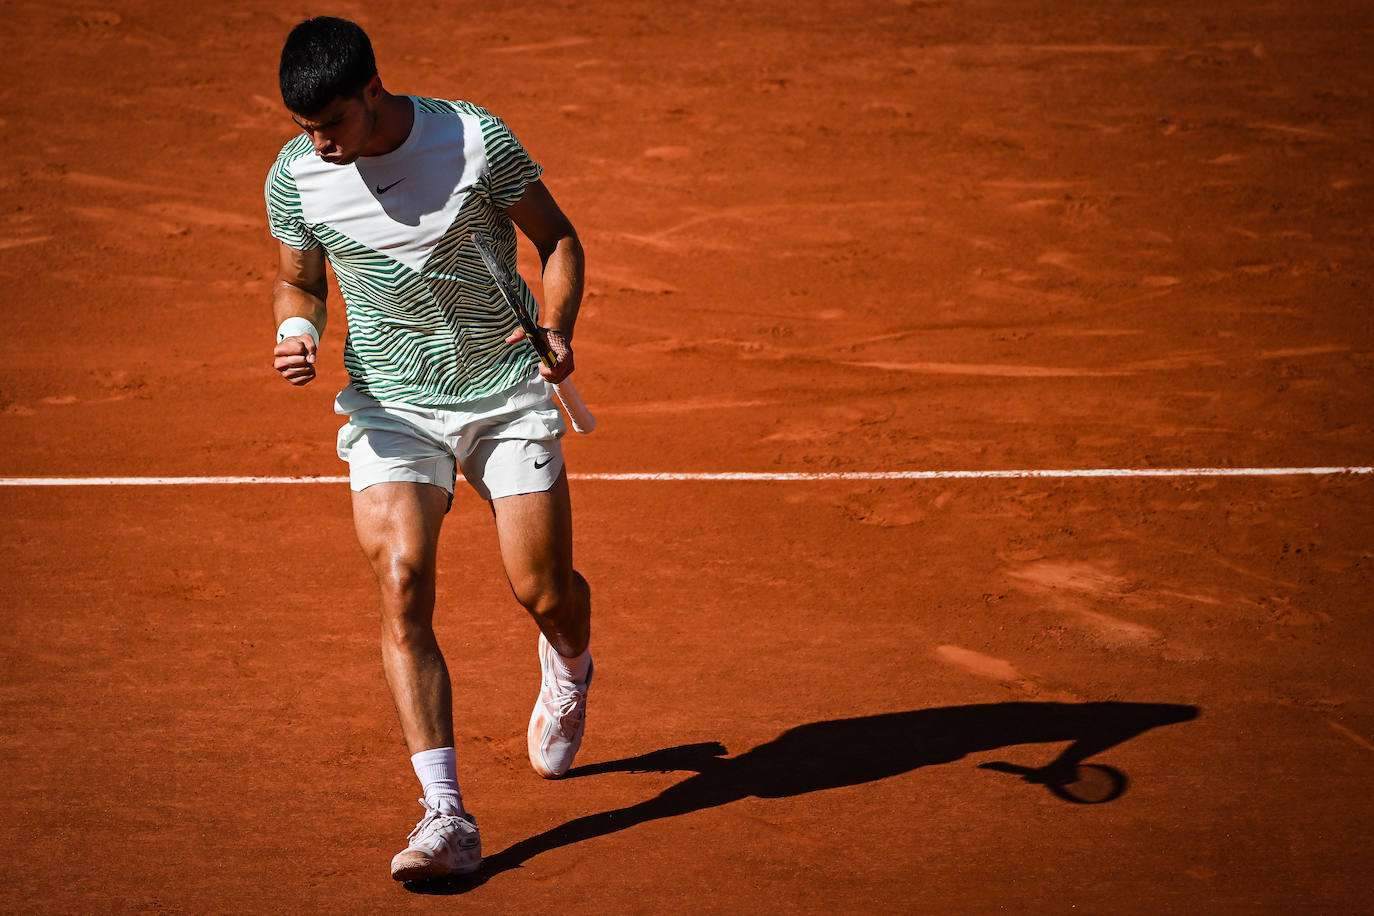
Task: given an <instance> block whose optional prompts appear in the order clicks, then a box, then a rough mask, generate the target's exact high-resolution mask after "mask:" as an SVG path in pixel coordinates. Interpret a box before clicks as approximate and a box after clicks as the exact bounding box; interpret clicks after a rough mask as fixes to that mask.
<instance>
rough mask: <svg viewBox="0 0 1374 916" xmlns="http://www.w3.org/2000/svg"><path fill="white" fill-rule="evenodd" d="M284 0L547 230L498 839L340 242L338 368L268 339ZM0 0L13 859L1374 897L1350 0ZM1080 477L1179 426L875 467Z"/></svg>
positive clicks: (206, 893) (764, 905)
mask: <svg viewBox="0 0 1374 916" xmlns="http://www.w3.org/2000/svg"><path fill="white" fill-rule="evenodd" d="M320 13H331V14H335V15H342V16H347V17H350V18H353V19H356V20H357V21H359V22H360V23H361V24H362V25H363V26H364V27H365V28H367V29H368V30H369V32H370V33H371V35H372V37H373V41H374V44H375V46H376V49H377V55H378V60H379V63H380V66H381V72H382V77H383V79H384V81H385V83H386V86H387V87H388V88H389V89H391V90H393V91H397V92H410V93H418V94H424V95H432V96H439V97H450V98H465V99H471V100H474V101H477V102H479V103H481V104H483V105H485V106H487V107H489V108H490V109H492V110H493V111H495V112H496V113H497V114H499V115H501V116H502V117H504V118H505V119H506V120H507V121H508V122H509V123H510V124H511V126H512V127H513V129H514V130H515V132H516V134H517V135H518V136H519V137H520V138H521V140H522V141H523V142H524V143H525V145H526V146H527V147H528V148H529V149H530V151H531V152H532V154H533V156H534V158H535V159H536V160H537V161H539V162H540V163H541V164H542V165H543V166H544V167H545V169H546V174H545V180H546V182H547V184H548V186H549V187H550V188H551V189H552V191H553V192H554V194H555V196H556V197H557V198H558V200H559V202H560V203H561V204H562V206H563V207H564V209H565V210H566V211H567V213H568V214H569V215H570V217H571V218H572V220H573V222H574V223H575V225H576V226H577V227H578V230H579V232H580V234H581V237H582V239H583V242H584V244H585V246H586V248H587V251H588V265H589V267H588V270H589V273H588V293H587V298H586V301H585V304H584V307H583V312H582V317H581V320H580V322H579V325H578V335H577V340H576V346H577V364H578V367H579V368H578V370H577V373H576V379H577V382H578V385H579V387H580V388H581V390H582V393H583V394H584V396H585V397H586V399H587V401H588V402H589V404H590V405H591V406H592V408H593V409H594V410H595V411H596V413H597V415H598V418H599V419H600V422H601V428H600V429H599V430H598V431H597V432H596V433H595V434H594V435H592V436H589V437H570V438H569V439H567V440H566V443H565V444H566V451H567V455H568V462H569V468H570V470H571V471H572V472H573V474H574V481H573V501H574V508H575V513H576V523H577V536H576V551H577V560H578V566H579V567H580V569H581V570H582V571H583V572H584V573H585V574H586V576H587V578H588V579H589V580H590V582H591V584H592V589H593V602H594V618H593V626H594V647H595V651H596V660H597V682H596V684H595V687H594V690H593V691H592V697H591V707H590V716H589V731H588V737H587V740H586V743H585V745H584V746H583V750H582V754H581V756H580V757H579V766H578V767H577V768H576V769H575V770H574V771H573V773H572V774H571V777H570V778H568V779H565V780H562V781H558V782H546V781H544V780H541V779H539V778H537V777H536V776H535V775H534V774H533V773H532V772H531V771H530V768H529V765H528V763H527V761H526V759H525V750H524V728H525V721H526V719H527V717H528V715H529V708H530V704H531V703H532V702H533V700H534V697H535V694H536V692H537V690H538V667H537V665H538V663H537V659H536V656H535V631H534V628H533V627H532V626H530V624H529V623H528V621H527V620H526V619H525V618H524V617H523V612H521V611H519V609H518V608H517V606H516V604H515V603H514V601H513V599H512V598H511V597H510V594H509V591H508V589H507V586H506V583H505V581H504V579H503V577H502V574H501V572H500V566H499V562H498V557H497V553H496V544H495V536H494V532H493V529H492V524H491V519H490V515H489V512H488V510H487V508H486V506H484V505H483V504H481V503H480V502H479V501H478V500H477V499H476V497H475V496H473V495H472V494H471V493H470V492H465V491H464V490H462V489H461V488H460V492H459V494H458V499H457V500H456V502H455V504H454V507H453V510H452V513H451V515H450V517H449V519H448V521H447V524H446V529H445V536H444V540H443V542H442V547H441V559H440V578H439V591H440V597H439V611H438V614H437V629H438V632H439V637H440V641H441V644H442V645H443V647H444V649H445V652H446V654H447V657H448V661H449V666H450V669H451V670H452V672H453V676H454V681H455V694H456V696H457V702H456V703H455V705H456V707H457V709H458V715H457V736H458V738H457V742H458V756H459V762H460V772H461V775H462V780H463V788H464V793H465V796H466V800H467V802H468V805H469V807H470V808H471V809H472V810H473V811H474V812H475V813H476V815H477V818H478V819H479V821H480V823H481V826H482V831H483V840H484V845H485V849H486V853H487V857H488V859H487V864H486V867H485V869H484V870H483V871H482V872H481V873H480V874H479V875H477V876H475V878H473V879H469V880H465V881H462V882H451V883H448V884H440V885H435V886H430V887H423V888H413V889H406V888H404V887H402V886H400V885H397V884H395V883H393V882H392V881H391V880H390V878H389V876H388V874H387V864H388V862H389V860H390V857H391V855H392V854H393V853H395V852H396V851H397V850H398V849H400V848H401V846H402V845H403V842H404V839H403V838H404V837H405V835H406V833H407V831H409V830H410V828H411V826H412V825H413V824H414V822H415V820H416V819H417V818H418V817H419V815H420V814H421V811H420V809H419V806H418V805H416V804H415V803H414V799H415V798H416V797H417V795H418V794H419V787H418V785H417V784H416V782H415V779H414V776H413V774H412V773H411V772H410V770H409V766H408V761H407V760H406V751H405V748H404V745H403V742H402V740H401V737H400V734H399V730H398V727H397V725H396V721H395V713H394V711H393V709H392V707H391V702H390V699H389V696H388V694H387V691H386V686H385V683H384V681H383V678H382V673H381V667H380V663H379V657H378V649H377V633H376V630H377V624H376V616H375V615H376V611H375V601H376V597H375V591H374V584H373V581H372V578H371V574H370V572H369V571H368V569H367V567H366V563H365V561H364V560H363V558H362V555H361V553H360V551H359V549H358V547H357V544H356V541H355V539H354V535H353V530H352V523H351V519H350V508H349V496H348V489H347V486H346V485H345V484H342V483H339V482H338V481H337V480H330V479H329V478H338V477H339V476H341V475H343V474H344V473H345V469H344V467H343V466H342V465H341V464H340V463H339V462H338V460H337V459H336V458H335V457H334V453H333V437H334V434H335V431H336V429H337V427H338V424H339V422H340V420H339V418H337V417H335V416H334V414H333V413H332V409H331V404H332V399H333V396H334V394H335V392H336V391H337V390H338V389H339V388H340V387H342V385H343V384H344V381H345V377H344V374H343V370H342V365H341V349H342V340H343V334H344V322H343V315H342V309H341V303H340V300H339V299H338V296H337V291H335V292H334V293H333V294H332V296H331V304H332V306H333V308H332V318H331V322H330V326H329V327H328V329H327V330H326V332H325V342H324V349H323V350H322V362H321V365H322V377H321V378H320V379H318V380H317V382H316V383H315V384H313V385H311V386H310V387H309V388H306V389H299V390H298V389H293V388H291V387H290V386H288V385H287V384H285V383H284V382H283V381H282V380H281V379H280V378H278V377H277V376H276V374H275V373H274V372H273V371H272V369H271V365H270V363H271V356H270V353H271V347H272V342H273V334H272V332H273V327H272V320H271V316H270V312H269V308H268V301H269V284H270V280H271V277H272V271H273V270H274V268H275V242H274V241H273V240H272V239H270V237H269V236H268V233H267V228H266V222H265V215H264V211H263V203H262V183H263V179H264V177H265V175H266V170H267V168H268V166H269V164H270V163H271V161H272V159H273V157H274V156H275V155H276V152H277V150H278V149H279V148H280V147H281V145H282V143H284V142H285V141H286V140H287V139H288V138H289V137H290V136H292V135H293V134H294V133H295V130H296V129H295V127H294V125H293V124H292V123H291V121H290V120H289V119H288V117H287V114H286V112H285V111H284V110H283V108H282V105H281V102H280V98H279V95H278V93H277V88H276V59H277V55H278V53H279V50H280V47H281V43H282V41H283V40H284V37H285V35H286V33H287V31H288V30H289V29H290V27H291V26H292V25H293V24H294V23H296V22H297V21H299V20H300V19H302V18H305V17H306V16H310V15H316V14H320ZM0 15H2V16H3V26H0V34H3V47H4V53H3V55H0V57H3V63H0V73H2V74H3V80H0V99H2V101H0V144H3V147H2V149H3V161H4V165H5V167H4V169H3V173H2V174H0V187H2V188H3V213H2V214H0V276H2V277H3V292H0V302H3V308H2V309H0V353H3V360H0V477H4V478H5V481H4V482H5V484H6V486H3V487H0V550H2V551H3V553H0V556H3V566H2V567H0V593H2V594H3V599H0V607H3V635H0V646H3V652H2V655H0V664H2V665H3V668H0V675H2V677H0V717H2V721H3V730H4V738H3V742H2V744H3V780H0V805H2V806H3V807H2V808H0V811H2V812H3V817H2V818H0V862H3V865H2V866H0V868H3V873H4V879H3V882H0V910H3V911H4V912H14V913H86V912H119V913H124V912H129V913H133V912H159V913H258V912H310V911H324V912H356V913H364V912H415V913H452V912H465V913H478V912H480V913H497V912H500V913H535V912H538V913H560V914H562V913H567V914H583V913H604V912H634V913H665V912H698V911H700V912H712V913H731V912H756V913H770V912H815V913H821V912H840V911H845V912H848V911H854V912H877V913H910V912H956V913H976V912H988V911H1001V910H1006V911H1010V912H1031V913H1039V912H1070V911H1076V912H1096V913H1108V912H1110V913H1155V912H1171V913H1185V912H1186V913H1192V912H1272V913H1280V912H1282V913H1289V912H1309V911H1310V912H1354V911H1361V910H1368V909H1369V908H1370V907H1371V905H1374V890H1372V889H1371V878H1370V861H1371V851H1374V850H1372V846H1374V844H1372V843H1371V839H1372V838H1374V793H1371V778H1370V777H1371V772H1372V771H1374V691H1372V690H1371V688H1370V672H1371V669H1374V643H1372V642H1371V638H1370V631H1371V616H1370V615H1371V598H1374V588H1372V587H1371V581H1370V579H1371V571H1372V570H1374V541H1372V540H1371V532H1372V531H1374V526H1371V521H1370V519H1371V513H1374V476H1371V475H1370V474H1368V473H1367V471H1368V466H1369V465H1371V464H1374V430H1372V429H1371V407H1372V405H1374V400H1371V394H1372V393H1374V384H1372V382H1371V368H1372V367H1374V326H1372V325H1371V314H1372V312H1371V303H1370V291H1371V268H1372V267H1374V255H1372V254H1371V251H1374V245H1372V244H1371V242H1372V241H1374V238H1372V237H1374V222H1372V221H1371V215H1372V214H1374V173H1371V160H1370V156H1371V152H1370V151H1371V144H1374V118H1372V117H1371V110H1372V109H1371V105H1372V104H1374V102H1372V101H1371V91H1372V90H1374V69H1371V66H1370V49H1371V47H1374V28H1372V25H1374V12H1371V7H1370V5H1369V4H1368V3H1367V2H1356V0H1332V2H1329V3H1320V4H1302V3H1297V2H1290V0H1280V2H1273V3H1243V2H1239V0H1218V2H1214V3H1206V4H1195V3H1190V2H1183V0H1142V2H1139V3H1115V2H1113V3H1089V2H1068V0H1065V2H1047V0H1035V2H1013V0H968V2H954V0H951V2H895V3H894V2H889V0H856V2H845V3H819V2H809V0H808V2H803V3H783V2H772V0H770V2H743V3H722V2H713V0H706V2H692V3H678V2H671V3H668V2H665V3H650V2H617V0H590V2H585V3H563V2H546V3H541V4H537V5H536V4H496V3H485V2H477V3H465V4H448V3H429V4H404V3H394V2H379V3H368V4H363V3H358V2H341V3H337V4H335V5H333V6H331V7H328V8H322V7H314V6H304V5H300V4H292V3H288V4H285V5H282V4H280V3H266V2H261V0H252V2H228V3H221V4H213V5H207V6H203V7H202V6H198V5H195V4H185V3H170V2H124V3H120V2H115V3H111V4H96V3H85V2H73V3H62V4H47V3H38V2H33V0H12V2H7V3H5V4H4V5H3V9H2V10H0ZM521 265H522V269H523V270H524V272H525V273H526V276H528V277H530V278H534V277H535V276H536V274H535V270H536V268H537V263H536V261H535V259H534V257H533V252H532V251H531V250H528V249H527V250H525V251H523V252H522V262H521ZM1207 468H1216V469H1275V468H1277V469H1293V470H1295V471H1304V470H1305V469H1317V470H1314V471H1311V472H1305V473H1289V472H1284V473H1278V474H1272V475H1262V474H1259V473H1254V472H1251V471H1245V470H1243V471H1242V473H1238V474H1234V475H1230V476H1198V475H1196V474H1194V473H1181V472H1180V473H1174V470H1175V469H1180V471H1188V470H1189V469H1207ZM1091 469H1123V470H1137V471H1143V470H1151V469H1153V470H1155V471H1159V470H1160V469H1164V470H1165V471H1167V472H1168V473H1163V474H1160V475H1159V476H1130V475H1126V474H1109V475H1106V476H1048V477H1044V476H1042V477H1035V476H997V475H983V474H981V473H979V474H968V475H962V476H939V475H931V474H922V473H918V474H911V475H908V476H905V477H903V476H900V474H901V472H928V471H960V472H963V471H969V472H1001V471H1011V470H1032V471H1034V470H1039V471H1045V470H1061V471H1077V470H1091ZM1342 469H1345V470H1342ZM655 474H672V475H678V476H675V477H666V478H665V477H655V476H653V475H655ZM711 475H716V476H711ZM730 475H744V476H734V477H732V476H730ZM866 475H867V476H866ZM55 477H60V478H73V479H75V480H76V483H77V484H78V485H71V486H53V485H49V484H45V483H44V482H43V481H35V480H34V478H55ZM149 477H156V478H191V479H192V480H190V481H180V482H178V481H164V482H162V483H157V484H153V485H137V484H138V481H130V480H127V479H122V478H140V479H142V478H149ZM245 477H266V478H325V479H324V480H314V481H313V482H256V483H254V482H245V481H242V480H239V479H238V478H245ZM116 478H119V479H116ZM208 478H232V479H229V480H218V481H211V480H208ZM1056 760H1058V761H1060V763H1059V764H1057V765H1056V766H1053V767H1051V764H1052V763H1053V762H1054V761H1056ZM1065 780H1067V781H1065Z"/></svg>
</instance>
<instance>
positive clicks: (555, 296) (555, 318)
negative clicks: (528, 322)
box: [506, 181, 586, 383]
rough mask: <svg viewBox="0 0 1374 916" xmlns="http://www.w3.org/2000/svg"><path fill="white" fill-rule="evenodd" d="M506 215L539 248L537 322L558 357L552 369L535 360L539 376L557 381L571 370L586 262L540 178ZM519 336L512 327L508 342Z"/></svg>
mask: <svg viewBox="0 0 1374 916" xmlns="http://www.w3.org/2000/svg"><path fill="white" fill-rule="evenodd" d="M506 213H507V214H508V215H509V216H510V218H511V220H512V221H514V223H515V225H516V226H518V227H519V229H520V231H521V232H523V233H524V234H525V235H526V236H527V237H528V238H529V240H530V241H531V242H533V243H534V247H535V249H536V250H537V251H538V252H539V261H540V263H541V264H542V265H543V271H544V273H543V285H544V301H543V306H542V308H540V310H539V324H540V326H541V327H543V328H545V330H546V332H547V335H548V340H549V347H550V348H551V349H552V350H553V353H554V356H555V357H556V358H557V361H558V367H557V368H556V369H550V368H549V367H548V366H545V365H543V364H540V366H539V374H540V375H542V376H543V377H544V378H545V379H546V380H548V381H550V382H555V383H556V382H561V381H563V379H565V378H567V377H568V375H569V374H570V373H571V372H572V371H573V351H572V336H573V326H574V325H575V324H576V323H577V310H578V308H579V306H581V305H582V284H583V279H584V276H585V266H586V265H585V260H584V256H583V253H582V243H581V242H580V241H578V238H577V231H576V230H574V229H573V226H572V223H571V222H569V220H568V218H567V216H565V215H564V214H563V211H562V210H561V209H559V207H558V204H557V203H556V202H555V201H554V199H553V195H552V194H550V193H549V189H548V188H546V187H544V182H542V181H534V182H531V183H530V184H529V185H528V186H527V187H526V188H525V193H524V194H523V195H521V197H520V199H519V200H517V201H516V202H515V203H513V204H511V205H510V206H509V207H507V208H506ZM524 337H525V332H524V331H522V330H520V329H518V328H517V329H516V331H515V333H514V334H512V335H511V336H510V337H509V338H507V342H508V343H516V342H518V341H520V340H523V339H524Z"/></svg>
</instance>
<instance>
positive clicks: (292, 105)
mask: <svg viewBox="0 0 1374 916" xmlns="http://www.w3.org/2000/svg"><path fill="white" fill-rule="evenodd" d="M376 75H377V59H376V58H375V57H373V56H372V42H370V41H368V38H367V33H366V32H364V31H363V30H362V29H361V28H359V26H358V25H357V23H354V22H349V21H348V20H347V19H336V18H335V17H333V16H316V17H315V18H314V19H307V20H306V21H304V22H302V23H301V24H300V25H298V26H296V27H295V28H294V29H292V30H291V34H290V35H288V36H286V44H285V45H284V46H283V47H282V49H281V68H280V69H279V70H278V71H277V77H278V80H279V81H280V83H281V98H282V101H283V102H285V103H286V107H287V108H288V109H290V110H291V111H294V112H296V113H297V114H302V115H312V114H318V113H319V112H321V111H323V110H324V109H325V108H327V107H328V106H329V103H330V102H332V101H334V100H335V99H337V98H339V97H340V96H342V97H345V98H346V97H348V96H354V95H357V94H358V93H360V92H362V90H363V87H364V86H366V85H367V84H368V81H369V80H371V79H372V77H374V76H376Z"/></svg>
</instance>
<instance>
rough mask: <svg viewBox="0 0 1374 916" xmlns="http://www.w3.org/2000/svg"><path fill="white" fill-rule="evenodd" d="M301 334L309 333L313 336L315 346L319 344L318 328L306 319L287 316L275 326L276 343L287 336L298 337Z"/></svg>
mask: <svg viewBox="0 0 1374 916" xmlns="http://www.w3.org/2000/svg"><path fill="white" fill-rule="evenodd" d="M302 334H309V335H310V336H311V337H312V338H314V340H315V346H317V347H318V346H319V345H320V332H319V330H318V329H317V328H316V327H315V326H314V325H313V324H311V323H310V321H309V320H308V319H305V318H301V317H299V316H293V317H291V318H288V319H286V320H285V321H283V322H282V323H281V324H279V325H278V326H277V343H281V342H282V341H283V340H285V339H286V338H288V337H299V336H300V335H302Z"/></svg>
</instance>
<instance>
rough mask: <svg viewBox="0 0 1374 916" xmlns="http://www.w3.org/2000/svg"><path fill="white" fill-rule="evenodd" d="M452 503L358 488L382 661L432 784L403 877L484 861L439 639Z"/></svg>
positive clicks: (414, 758) (427, 493)
mask: <svg viewBox="0 0 1374 916" xmlns="http://www.w3.org/2000/svg"><path fill="white" fill-rule="evenodd" d="M447 508H448V493H447V492H445V491H444V490H443V489H441V488H439V487H435V486H431V485H429V484H422V483H401V482H390V483H380V484H375V485H373V486H371V487H368V488H367V489H365V490H361V491H357V492H355V493H354V494H353V524H354V527H356V528H357V531H358V543H359V544H361V545H362V548H363V553H364V554H366V555H367V559H368V561H369V562H370V563H371V564H372V571H373V572H374V573H376V575H377V591H378V594H379V596H380V599H381V600H380V604H381V619H382V667H383V669H384V670H385V671H386V679H387V683H388V684H389V685H390V686H391V697H392V699H393V700H394V701H395V703H396V712H397V714H398V715H399V716H400V719H401V732H402V734H404V735H405V739H406V744H407V745H408V746H409V748H410V752H411V758H410V759H411V763H412V764H413V765H414V766H415V775H416V776H418V777H419V778H420V782H421V785H423V786H424V793H425V797H424V799H422V801H421V803H422V804H423V805H424V808H425V816H424V817H423V818H422V819H421V820H420V823H418V824H416V825H415V829H414V830H412V831H411V833H410V836H409V837H407V845H406V848H405V849H403V850H402V851H401V852H399V853H397V854H396V857H395V858H393V859H392V860H391V876H392V877H393V878H395V879H396V880H397V881H416V880H422V879H426V878H437V877H440V876H442V875H449V874H459V873H466V872H471V871H475V870H476V869H478V868H480V867H481V864H482V840H481V836H480V834H479V833H478V831H477V823H476V821H475V820H474V819H473V817H472V815H470V814H468V813H467V812H466V811H465V810H464V808H463V797H462V794H461V793H460V792H459V790H458V772H457V760H456V757H455V751H454V748H453V700H452V688H451V687H450V685H449V677H448V668H447V667H446V666H445V665H444V656H443V654H442V653H441V652H440V651H439V644H438V642H437V641H436V640H435V638H434V579H435V553H436V549H437V547H438V544H439V528H440V526H441V525H442V524H443V520H444V513H445V511H446V510H447Z"/></svg>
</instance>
